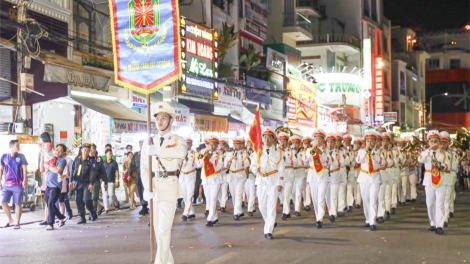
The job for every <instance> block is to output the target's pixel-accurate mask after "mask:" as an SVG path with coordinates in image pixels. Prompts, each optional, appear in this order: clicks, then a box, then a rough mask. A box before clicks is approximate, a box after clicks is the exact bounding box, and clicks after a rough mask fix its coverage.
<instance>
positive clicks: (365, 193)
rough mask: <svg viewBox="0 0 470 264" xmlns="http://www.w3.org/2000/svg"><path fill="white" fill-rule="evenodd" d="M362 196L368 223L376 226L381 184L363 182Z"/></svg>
mask: <svg viewBox="0 0 470 264" xmlns="http://www.w3.org/2000/svg"><path fill="white" fill-rule="evenodd" d="M360 184H361V195H362V201H363V208H364V216H365V217H366V223H368V224H369V225H375V218H376V217H377V196H378V195H379V188H380V187H379V185H380V184H379V183H367V182H361V183H360Z"/></svg>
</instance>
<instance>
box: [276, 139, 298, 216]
mask: <svg viewBox="0 0 470 264" xmlns="http://www.w3.org/2000/svg"><path fill="white" fill-rule="evenodd" d="M277 138H278V139H279V140H281V139H284V140H287V141H288V140H289V136H288V135H287V133H285V132H280V133H279V134H278V135H277ZM282 157H283V159H284V188H283V190H282V195H281V198H280V201H281V203H282V214H283V215H286V217H290V200H291V196H292V190H293V189H294V182H295V170H294V168H295V167H297V158H296V157H295V156H294V150H292V149H291V148H289V147H286V148H285V149H284V150H282ZM283 220H285V219H284V218H283Z"/></svg>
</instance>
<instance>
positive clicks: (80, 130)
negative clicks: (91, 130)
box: [73, 127, 82, 134]
mask: <svg viewBox="0 0 470 264" xmlns="http://www.w3.org/2000/svg"><path fill="white" fill-rule="evenodd" d="M73 132H74V133H75V134H81V133H82V128H81V127H74V128H73Z"/></svg>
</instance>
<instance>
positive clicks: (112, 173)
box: [103, 149, 119, 211]
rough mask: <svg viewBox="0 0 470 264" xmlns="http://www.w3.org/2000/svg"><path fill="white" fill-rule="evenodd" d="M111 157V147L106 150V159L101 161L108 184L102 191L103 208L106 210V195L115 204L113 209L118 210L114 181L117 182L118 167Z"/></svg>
mask: <svg viewBox="0 0 470 264" xmlns="http://www.w3.org/2000/svg"><path fill="white" fill-rule="evenodd" d="M112 158H113V151H112V150H111V149H108V150H106V160H105V161H104V162H103V165H104V168H105V170H106V177H107V178H108V186H109V188H108V190H107V191H106V192H105V193H103V203H104V210H106V211H108V195H109V197H111V200H112V201H113V203H114V205H115V210H116V211H117V210H119V201H118V199H117V197H116V183H117V182H119V167H118V164H117V162H116V161H115V160H113V159H112Z"/></svg>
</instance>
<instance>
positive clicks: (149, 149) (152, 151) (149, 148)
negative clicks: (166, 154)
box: [145, 145, 160, 156]
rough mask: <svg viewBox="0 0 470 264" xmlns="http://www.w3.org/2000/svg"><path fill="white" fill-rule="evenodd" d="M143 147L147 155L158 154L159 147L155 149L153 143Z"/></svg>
mask: <svg viewBox="0 0 470 264" xmlns="http://www.w3.org/2000/svg"><path fill="white" fill-rule="evenodd" d="M145 148H146V151H147V154H148V155H149V156H160V149H157V148H156V147H155V146H154V145H147V146H145Z"/></svg>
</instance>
